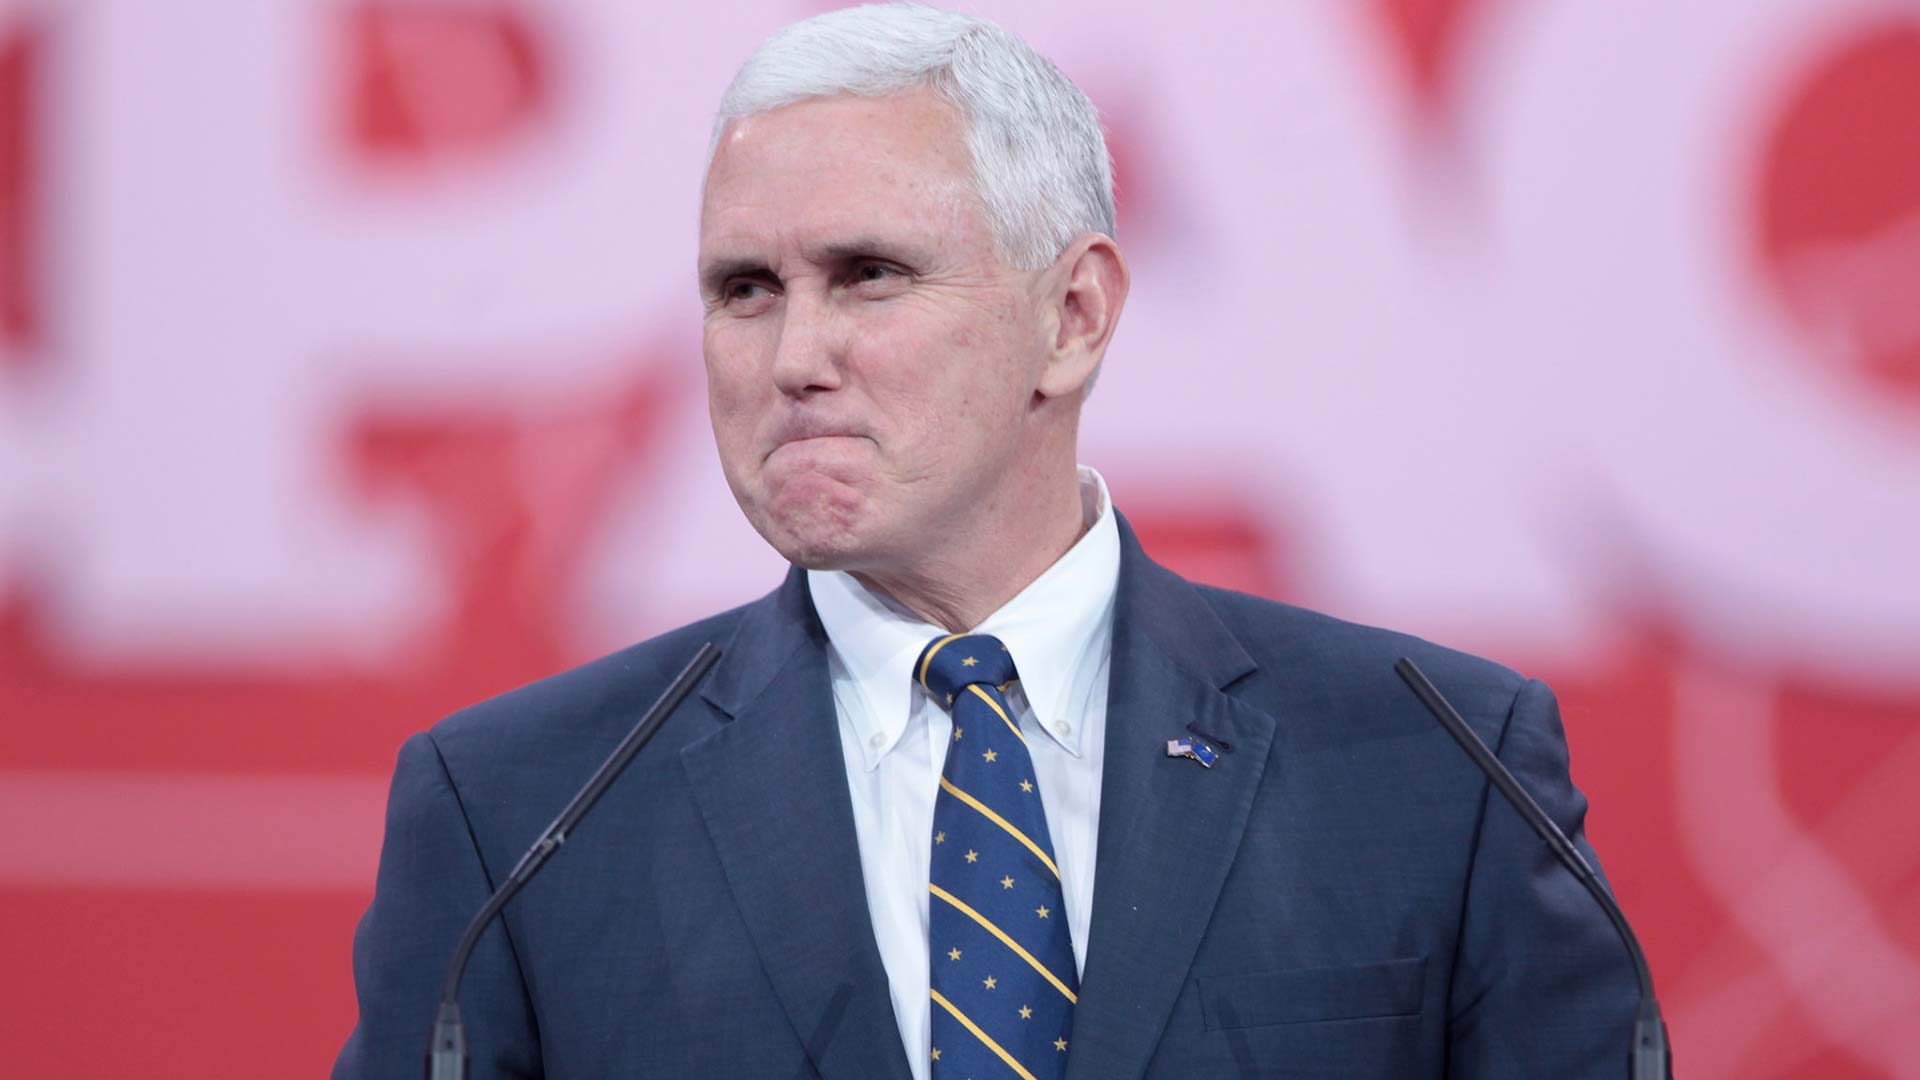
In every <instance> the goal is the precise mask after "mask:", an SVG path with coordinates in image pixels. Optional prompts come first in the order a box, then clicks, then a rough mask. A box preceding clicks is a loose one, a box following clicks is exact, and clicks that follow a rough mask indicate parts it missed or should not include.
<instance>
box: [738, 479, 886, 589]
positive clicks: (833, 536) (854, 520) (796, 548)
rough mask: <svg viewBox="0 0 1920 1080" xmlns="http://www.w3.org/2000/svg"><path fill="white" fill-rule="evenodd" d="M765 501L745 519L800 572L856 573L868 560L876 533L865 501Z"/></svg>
mask: <svg viewBox="0 0 1920 1080" xmlns="http://www.w3.org/2000/svg"><path fill="white" fill-rule="evenodd" d="M834 495H835V496H837V497H818V496H816V497H814V498H808V499H792V498H787V499H771V500H769V501H768V502H767V503H765V504H763V505H762V506H761V507H760V508H759V512H757V513H756V512H754V511H751V510H750V511H749V512H748V514H747V517H748V519H749V520H750V521H752V522H753V527H754V529H755V530H756V531H758V532H759V533H760V536H761V538H763V539H764V540H766V542H767V543H768V545H770V546H771V547H772V548H773V549H774V550H775V551H777V552H779V553H780V555H781V557H783V558H785V559H786V560H787V561H788V562H790V563H792V564H794V565H795V566H798V567H801V568H802V569H806V570H857V569H860V568H861V567H862V566H864V565H865V564H866V563H867V562H868V561H869V560H870V559H871V558H872V555H873V549H874V547H875V544H874V538H875V533H876V532H877V531H878V530H876V528H875V521H874V518H873V514H872V513H871V509H872V508H871V507H870V506H869V505H868V504H867V502H866V500H865V499H862V498H857V497H850V495H851V493H849V492H845V491H840V492H836V493H834Z"/></svg>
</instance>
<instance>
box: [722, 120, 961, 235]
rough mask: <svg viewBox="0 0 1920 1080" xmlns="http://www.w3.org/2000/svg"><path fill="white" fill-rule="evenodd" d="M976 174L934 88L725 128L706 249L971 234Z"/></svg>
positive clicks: (740, 122) (739, 122)
mask: <svg viewBox="0 0 1920 1080" xmlns="http://www.w3.org/2000/svg"><path fill="white" fill-rule="evenodd" d="M971 175H972V174H971V163H970V159H969V157H968V154H967V149H966V143H965V134H964V126H963V123H962V120H961V116H960V112H959V110H958V109H956V108H954V107H953V106H952V105H951V104H949V103H948V102H946V101H944V100H942V99H940V98H939V97H938V96H936V95H934V94H933V93H932V92H930V91H924V90H917V91H913V92H909V93H903V94H896V95H892V96H889V97H880V98H863V97H854V96H850V95H841V96H836V97H829V98H815V99H810V100H807V101H802V102H797V103H795V104H792V105H787V106H783V107H781V108H778V109H774V110H772V111H770V112H765V113H760V114H758V115H755V116H749V117H746V118H743V119H740V120H736V121H734V122H733V123H731V124H729V125H728V126H727V129H726V131H725V132H724V133H723V134H722V136H721V138H720V143H719V145H718V146H717V147H716V148H715V151H714V156H713V163H712V165H711V167H710V168H709V169H708V171H707V181H706V188H705V193H704V198H703V200H702V208H701V215H700V246H701V251H702V254H703V255H706V254H708V253H709V252H712V251H713V250H714V249H716V248H729V249H730V248H736V247H743V246H744V247H754V248H758V247H764V246H766V245H768V244H779V243H782V242H787V241H797V242H822V243H830V242H832V241H833V240H834V239H835V238H836V237H837V236H842V235H844V234H847V233H849V232H857V233H863V234H870V233H886V232H889V231H896V230H897V231H913V232H923V231H926V230H940V231H943V232H952V231H953V230H955V229H960V230H962V231H972V226H973V225H974V224H975V223H974V222H972V221H970V220H968V219H971V218H973V217H975V216H976V215H975V210H974V199H973V195H972V188H971V184H970V181H971Z"/></svg>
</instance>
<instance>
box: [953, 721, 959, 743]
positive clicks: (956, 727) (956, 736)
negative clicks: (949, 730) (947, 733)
mask: <svg viewBox="0 0 1920 1080" xmlns="http://www.w3.org/2000/svg"><path fill="white" fill-rule="evenodd" d="M953 741H954V742H959V741H960V725H959V724H955V725H953Z"/></svg>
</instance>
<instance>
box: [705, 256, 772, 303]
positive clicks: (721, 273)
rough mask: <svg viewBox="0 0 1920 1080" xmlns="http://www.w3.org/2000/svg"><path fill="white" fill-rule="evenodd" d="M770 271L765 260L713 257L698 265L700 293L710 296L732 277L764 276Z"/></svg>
mask: <svg viewBox="0 0 1920 1080" xmlns="http://www.w3.org/2000/svg"><path fill="white" fill-rule="evenodd" d="M771 273H772V271H771V270H770V269H769V268H768V266H767V264H766V262H765V261H764V260H761V259H753V258H739V257H725V258H719V259H715V260H713V261H712V262H709V263H704V264H702V265H701V267H700V292H701V293H702V295H707V296H712V295H714V294H717V293H718V292H719V291H720V289H721V287H722V286H724V285H725V284H726V283H727V282H728V281H730V280H731V279H733V278H737V277H757V276H765V275H769V274H771Z"/></svg>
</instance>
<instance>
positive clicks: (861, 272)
mask: <svg viewBox="0 0 1920 1080" xmlns="http://www.w3.org/2000/svg"><path fill="white" fill-rule="evenodd" d="M911 277H912V275H910V274H908V273H907V272H906V271H905V270H902V269H901V268H900V267H898V266H895V265H894V264H892V263H887V262H873V261H865V262H858V263H855V264H854V265H853V266H852V267H851V268H850V270H849V272H848V274H847V284H848V286H850V287H851V288H852V289H853V290H854V291H855V292H856V293H857V294H859V295H861V296H865V297H868V298H883V297H888V296H892V295H893V294H894V293H896V292H898V291H900V289H901V288H902V287H903V286H905V285H906V284H907V282H908V281H909V280H911Z"/></svg>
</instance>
